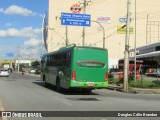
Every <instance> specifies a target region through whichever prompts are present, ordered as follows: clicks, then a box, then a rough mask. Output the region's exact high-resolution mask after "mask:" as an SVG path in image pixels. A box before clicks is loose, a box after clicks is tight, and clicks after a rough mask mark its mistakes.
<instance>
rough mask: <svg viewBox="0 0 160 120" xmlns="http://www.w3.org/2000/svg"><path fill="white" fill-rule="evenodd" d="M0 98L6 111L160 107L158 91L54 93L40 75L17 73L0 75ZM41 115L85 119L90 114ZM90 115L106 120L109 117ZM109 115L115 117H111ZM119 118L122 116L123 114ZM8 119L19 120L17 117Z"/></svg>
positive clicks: (154, 109)
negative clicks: (150, 92)
mask: <svg viewBox="0 0 160 120" xmlns="http://www.w3.org/2000/svg"><path fill="white" fill-rule="evenodd" d="M86 99H88V100H86ZM89 99H90V100H89ZM0 100H1V102H2V105H3V107H4V109H5V111H160V107H159V106H160V95H159V94H126V93H122V92H118V91H112V90H107V89H102V90H93V92H92V94H82V93H81V92H78V91H74V92H73V91H62V92H61V93H57V92H56V91H55V88H54V87H52V86H51V87H49V88H46V87H44V85H43V84H42V82H41V81H40V78H39V76H37V75H29V74H25V75H21V74H18V73H12V74H10V77H9V78H8V77H4V78H3V77H1V78H0ZM92 100H94V101H92ZM30 119H31V118H30ZM30 119H29V120H30ZM42 119H43V120H48V119H52V120H54V119H60V120H61V119H62V120H63V119H67V120H72V119H73V120H74V119H76V120H88V119H91V118H54V119H53V118H42ZM92 119H93V120H94V119H95V120H108V118H92ZM110 119H113V120H114V118H110ZM119 119H121V120H124V118H119ZM130 119H131V120H132V119H133V118H130ZM140 119H142V118H140ZM148 119H149V120H152V119H153V120H156V119H157V118H152V119H151V118H148ZM9 120H20V118H19V119H18V118H10V119H9ZM27 120H28V119H27ZM37 120H39V119H37ZM133 120H134V119H133Z"/></svg>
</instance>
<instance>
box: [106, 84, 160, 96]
mask: <svg viewBox="0 0 160 120" xmlns="http://www.w3.org/2000/svg"><path fill="white" fill-rule="evenodd" d="M108 89H110V90H115V91H121V92H123V86H122V85H121V86H118V85H116V84H109V86H108ZM129 93H143V94H160V89H149V88H132V89H131V90H130V91H129Z"/></svg>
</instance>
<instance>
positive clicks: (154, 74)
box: [153, 68, 160, 76]
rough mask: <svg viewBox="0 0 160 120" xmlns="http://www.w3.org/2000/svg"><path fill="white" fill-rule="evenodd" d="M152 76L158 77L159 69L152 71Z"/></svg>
mask: <svg viewBox="0 0 160 120" xmlns="http://www.w3.org/2000/svg"><path fill="white" fill-rule="evenodd" d="M153 76H160V68H158V69H154V71H153Z"/></svg>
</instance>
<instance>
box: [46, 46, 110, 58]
mask: <svg viewBox="0 0 160 120" xmlns="http://www.w3.org/2000/svg"><path fill="white" fill-rule="evenodd" d="M74 48H90V49H99V50H104V51H107V49H103V48H99V47H89V46H67V47H62V48H60V49H59V50H57V51H52V52H49V53H45V54H44V55H43V56H46V55H51V54H54V53H61V52H65V51H70V50H72V49H74Z"/></svg>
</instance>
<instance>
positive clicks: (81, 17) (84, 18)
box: [61, 13, 91, 26]
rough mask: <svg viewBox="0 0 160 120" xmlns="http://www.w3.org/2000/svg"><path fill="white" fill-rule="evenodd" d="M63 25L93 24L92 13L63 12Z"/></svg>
mask: <svg viewBox="0 0 160 120" xmlns="http://www.w3.org/2000/svg"><path fill="white" fill-rule="evenodd" d="M61 25H72V26H91V15H89V14H72V13H61Z"/></svg>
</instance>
